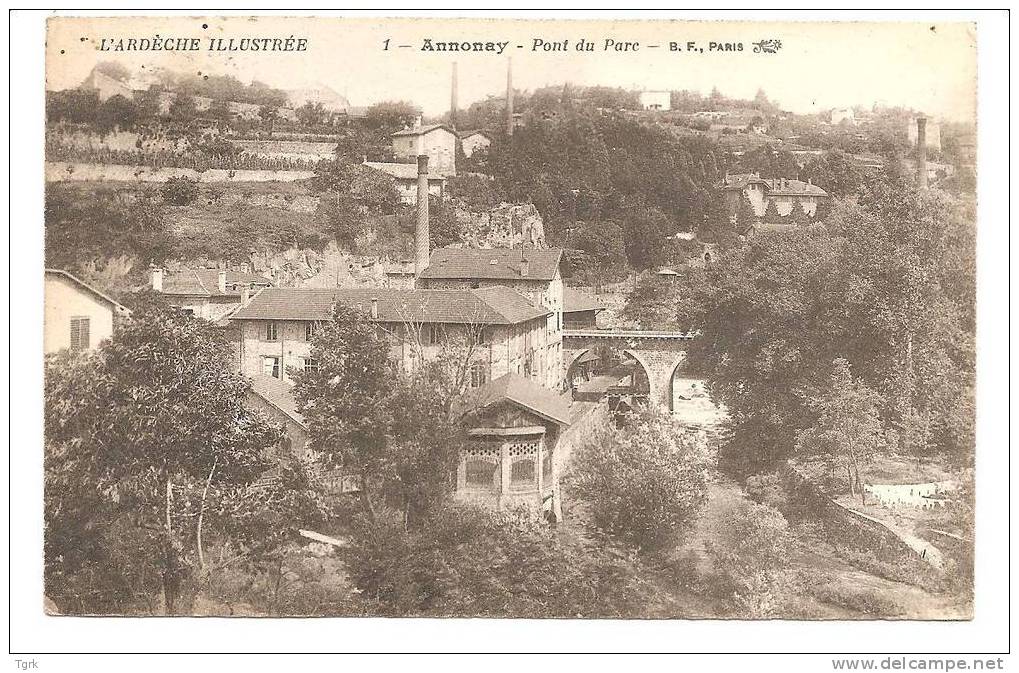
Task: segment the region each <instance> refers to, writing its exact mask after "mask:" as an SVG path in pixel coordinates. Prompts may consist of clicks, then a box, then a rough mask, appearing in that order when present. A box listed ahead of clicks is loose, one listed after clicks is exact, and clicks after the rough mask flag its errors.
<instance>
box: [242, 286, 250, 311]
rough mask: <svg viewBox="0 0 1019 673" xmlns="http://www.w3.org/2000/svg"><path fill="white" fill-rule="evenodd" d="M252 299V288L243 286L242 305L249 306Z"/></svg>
mask: <svg viewBox="0 0 1019 673" xmlns="http://www.w3.org/2000/svg"><path fill="white" fill-rule="evenodd" d="M249 301H251V288H250V287H249V286H247V285H245V286H244V287H242V288H241V306H247V305H248V302H249Z"/></svg>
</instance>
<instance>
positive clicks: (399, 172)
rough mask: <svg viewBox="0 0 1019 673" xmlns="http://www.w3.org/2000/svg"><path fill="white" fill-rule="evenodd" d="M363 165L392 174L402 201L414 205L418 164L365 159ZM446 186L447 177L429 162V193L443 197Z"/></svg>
mask: <svg viewBox="0 0 1019 673" xmlns="http://www.w3.org/2000/svg"><path fill="white" fill-rule="evenodd" d="M363 165H364V166H367V167H368V168H374V169H375V170H377V171H382V172H383V173H385V174H386V175H389V176H392V178H393V180H394V181H395V182H396V191H397V192H398V193H399V194H400V201H401V202H402V203H405V204H407V205H413V204H414V203H415V202H416V201H417V180H418V168H417V165H415V164H403V163H396V162H393V161H365V162H364V163H363ZM445 187H446V177H445V176H444V175H441V174H439V173H436V172H435V171H432V170H431V164H430V163H429V171H428V193H429V194H430V195H432V196H437V197H439V198H441V197H442V195H443V191H444V190H445Z"/></svg>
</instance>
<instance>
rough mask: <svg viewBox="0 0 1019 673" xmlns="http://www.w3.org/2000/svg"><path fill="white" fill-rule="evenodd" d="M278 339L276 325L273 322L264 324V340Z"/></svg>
mask: <svg viewBox="0 0 1019 673" xmlns="http://www.w3.org/2000/svg"><path fill="white" fill-rule="evenodd" d="M279 338H280V336H279V330H278V329H277V326H276V323H274V322H267V323H265V340H266V341H278V340H279Z"/></svg>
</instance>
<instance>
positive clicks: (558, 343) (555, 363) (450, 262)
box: [417, 248, 564, 390]
mask: <svg viewBox="0 0 1019 673" xmlns="http://www.w3.org/2000/svg"><path fill="white" fill-rule="evenodd" d="M562 257H563V251H562V249H561V248H547V249H537V248H492V249H467V248H436V249H435V250H433V251H432V253H431V256H430V258H429V262H428V267H427V268H425V269H424V270H423V271H422V272H421V273H420V274H419V276H418V279H417V282H418V287H421V288H426V289H430V290H469V289H478V288H493V287H500V286H501V287H506V288H510V289H512V290H515V291H516V292H517V293H519V294H521V295H523V296H524V297H527V298H528V299H529V300H530V301H531V303H533V304H535V305H537V306H542V307H544V308H545V309H547V311H548V315H547V322H546V325H545V328H546V330H545V331H546V337H545V349H546V353H545V355H544V356H543V358H542V360H543V362H544V365H545V369H544V375H543V377H542V379H543V383H542V385H544V386H545V387H546V388H549V389H552V390H559V389H561V388H562V385H563V369H562V360H563V357H562V340H563V339H562V335H563V292H564V283H563V277H562V273H561V270H560V264H561V263H562Z"/></svg>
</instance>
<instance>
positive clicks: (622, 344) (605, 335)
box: [563, 329, 694, 409]
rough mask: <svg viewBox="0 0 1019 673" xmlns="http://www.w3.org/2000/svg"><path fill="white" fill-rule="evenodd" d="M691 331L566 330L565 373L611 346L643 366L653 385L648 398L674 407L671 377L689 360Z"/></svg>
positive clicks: (564, 345)
mask: <svg viewBox="0 0 1019 673" xmlns="http://www.w3.org/2000/svg"><path fill="white" fill-rule="evenodd" d="M693 338H694V334H693V333H691V332H665V331H645V330H603V329H586V330H583V329H581V330H576V329H574V330H569V329H568V330H563V364H564V365H565V367H566V375H567V376H568V375H569V372H570V370H571V368H572V367H573V365H574V364H575V363H576V362H577V360H578V359H580V357H581V356H583V355H584V354H585V353H587V352H588V351H590V350H591V349H592V348H594V347H596V346H599V345H608V346H611V347H613V348H615V349H617V350H619V351H622V352H623V353H626V354H627V355H629V356H630V357H632V358H633V359H634V360H636V361H637V362H638V363H640V365H641V366H642V367H643V368H644V373H645V374H647V379H648V385H649V386H650V390H649V391H648V392H649V397H650V398H651V399H652V400H654V401H655V402H658V403H660V404H664V405H665V406H666V408H669V409H671V408H672V378H673V376H674V375H675V373H676V370H677V369H678V368H679V366H680V365H681V364H682V363H683V360H685V359H686V350H687V347H688V346H689V342H690V341H691V340H692V339H693Z"/></svg>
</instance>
